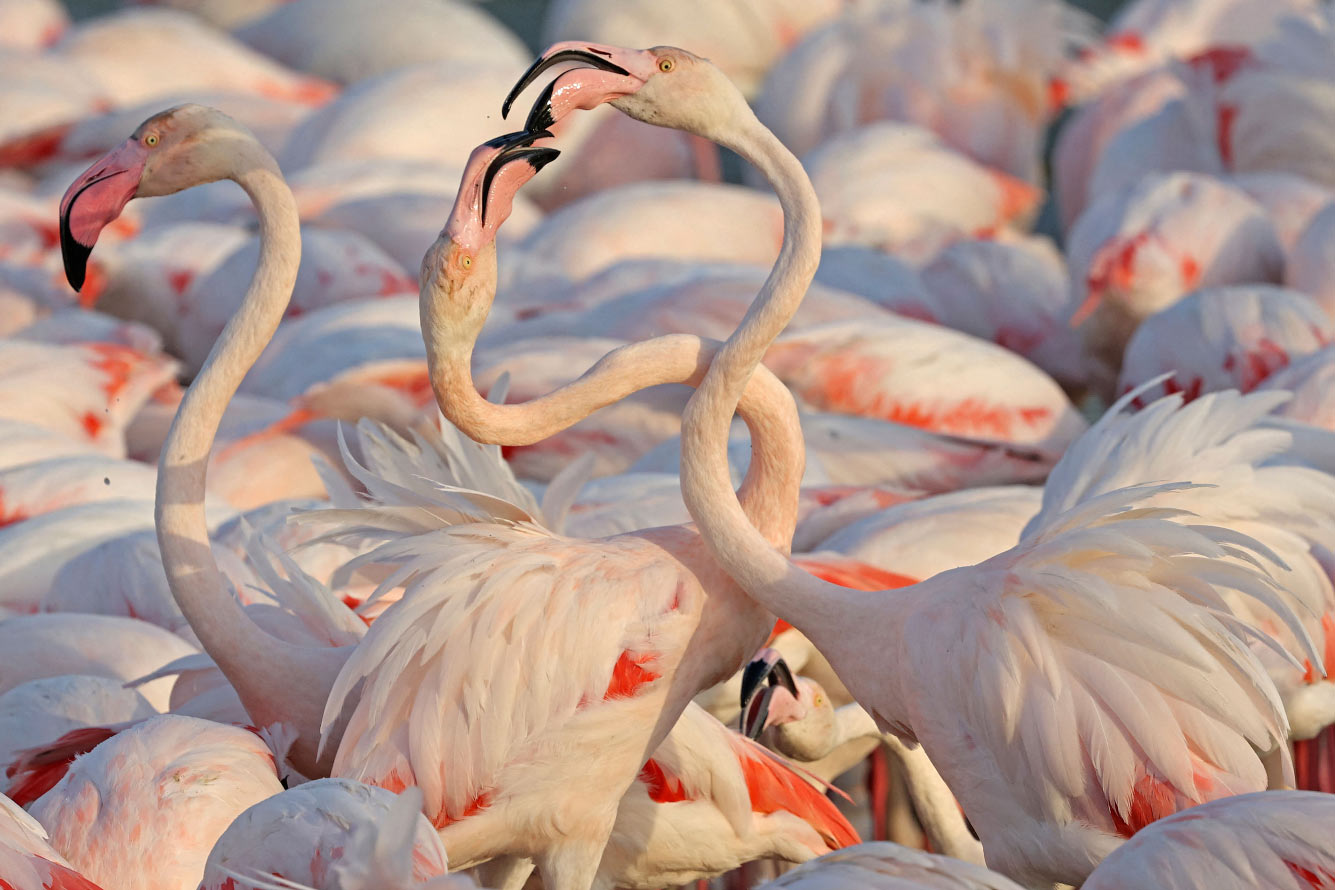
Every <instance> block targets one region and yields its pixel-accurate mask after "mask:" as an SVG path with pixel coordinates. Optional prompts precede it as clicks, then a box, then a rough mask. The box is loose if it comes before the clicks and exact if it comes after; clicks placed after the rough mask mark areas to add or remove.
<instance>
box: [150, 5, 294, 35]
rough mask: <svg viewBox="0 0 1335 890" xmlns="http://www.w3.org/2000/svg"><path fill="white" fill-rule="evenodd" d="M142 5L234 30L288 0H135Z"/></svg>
mask: <svg viewBox="0 0 1335 890" xmlns="http://www.w3.org/2000/svg"><path fill="white" fill-rule="evenodd" d="M135 2H136V3H140V4H145V5H148V4H152V5H157V6H165V7H167V8H169V9H180V10H184V11H186V12H190V13H193V14H194V15H197V16H199V17H200V18H201V19H203V20H204V21H206V22H208V23H209V24H211V25H214V26H216V27H219V28H234V27H237V26H238V25H241V24H244V23H245V22H247V21H250V20H252V19H255V18H258V17H259V16H261V15H264V14H265V13H266V12H268V11H269V10H271V9H273V8H274V7H276V6H279V5H281V4H282V3H284V2H287V0H135Z"/></svg>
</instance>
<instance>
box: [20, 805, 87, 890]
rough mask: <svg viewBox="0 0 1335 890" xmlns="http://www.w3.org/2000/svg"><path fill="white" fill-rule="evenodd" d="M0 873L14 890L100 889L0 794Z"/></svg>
mask: <svg viewBox="0 0 1335 890" xmlns="http://www.w3.org/2000/svg"><path fill="white" fill-rule="evenodd" d="M0 872H3V873H4V876H5V883H6V885H8V886H11V887H13V888H14V890H101V888H99V887H98V886H97V884H94V883H93V882H92V881H90V880H88V879H87V878H85V877H84V876H83V875H81V874H79V873H78V872H77V871H75V870H74V869H73V868H71V867H70V864H69V863H68V862H66V861H65V858H64V857H63V856H61V855H60V854H59V853H57V852H56V851H55V850H54V849H52V847H51V845H50V844H49V843H47V833H46V829H45V828H43V827H42V825H41V823H39V822H38V821H37V820H36V819H34V818H33V817H32V816H29V815H28V814H27V813H25V812H24V811H23V810H22V808H20V807H19V806H18V805H17V804H15V803H14V802H13V801H12V800H10V799H9V798H7V797H5V796H4V795H3V794H0Z"/></svg>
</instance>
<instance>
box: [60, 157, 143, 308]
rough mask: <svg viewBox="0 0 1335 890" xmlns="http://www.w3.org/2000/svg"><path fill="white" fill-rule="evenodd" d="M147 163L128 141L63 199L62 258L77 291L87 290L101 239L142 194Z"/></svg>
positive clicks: (67, 276)
mask: <svg viewBox="0 0 1335 890" xmlns="http://www.w3.org/2000/svg"><path fill="white" fill-rule="evenodd" d="M146 161H147V157H146V155H145V152H144V149H143V147H142V146H140V145H139V143H138V142H137V141H136V140H133V139H127V140H126V141H125V142H123V143H121V145H120V146H118V147H117V148H115V149H113V150H112V151H111V152H110V153H109V154H107V155H106V156H105V157H103V158H102V159H101V160H99V161H97V162H96V163H95V164H93V166H91V167H89V168H88V169H87V170H85V171H84V173H83V175H81V176H80V177H79V178H78V179H76V180H74V182H73V183H72V184H71V185H70V187H69V188H68V189H67V190H66V191H65V196H64V197H63V198H61V200H60V255H61V257H62V258H63V259H64V261H65V277H66V279H68V280H69V283H70V286H71V287H73V288H74V289H75V290H76V291H77V290H81V289H82V288H83V283H84V279H85V278H86V277H87V274H88V257H89V255H90V254H91V253H92V252H93V245H94V244H96V243H97V236H98V235H100V234H101V233H102V230H103V229H104V228H106V227H107V226H108V225H109V224H110V223H112V222H114V221H115V219H116V218H117V217H118V216H120V215H121V211H122V210H124V209H125V205H126V204H128V203H129V202H130V199H131V198H133V197H134V196H135V193H136V192H138V190H139V179H140V177H141V176H142V175H143V172H144V164H145V162H146Z"/></svg>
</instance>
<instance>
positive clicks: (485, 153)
mask: <svg viewBox="0 0 1335 890" xmlns="http://www.w3.org/2000/svg"><path fill="white" fill-rule="evenodd" d="M551 135H552V134H551V133H549V132H547V131H546V130H537V131H533V132H522V133H510V134H507V135H505V136H498V137H496V138H495V139H492V140H489V141H487V142H484V143H483V144H481V145H479V146H478V147H477V148H475V149H473V153H472V154H471V155H469V157H468V163H467V164H466V165H465V166H464V173H463V178H462V179H461V180H460V182H459V192H458V194H457V195H456V196H455V198H454V208H453V209H452V210H451V211H450V218H449V220H448V221H447V222H446V223H445V228H444V229H443V230H441V233H440V236H439V237H438V238H437V239H436V243H435V244H433V245H431V248H430V249H429V250H428V251H427V253H426V256H425V257H424V258H423V260H422V280H423V281H424V282H426V283H427V287H428V288H430V289H431V290H432V291H433V293H432V295H431V299H432V301H433V302H434V303H436V304H437V305H438V306H444V307H447V308H448V309H450V310H451V316H452V317H451V321H452V322H462V323H463V325H462V329H460V330H459V331H458V333H460V334H461V335H467V334H469V333H470V332H472V333H476V332H480V331H481V325H482V323H483V322H485V321H486V313H487V311H488V310H489V309H490V307H491V298H492V296H493V295H494V294H495V290H496V232H497V230H498V229H500V227H501V224H502V223H503V222H505V220H506V219H508V218H509V216H510V211H511V209H512V208H513V206H514V198H515V194H516V193H518V191H519V189H520V187H521V186H523V184H524V183H526V182H528V181H529V180H530V179H532V178H533V177H534V176H536V175H537V173H538V171H539V170H541V169H542V168H543V167H545V166H546V165H547V164H550V163H551V162H552V161H553V160H555V159H556V157H557V155H558V154H560V152H558V151H557V150H556V149H554V148H546V147H534V145H533V143H534V142H535V141H537V140H539V139H546V138H550V137H551ZM425 292H426V291H425V290H424V293H425ZM453 316H460V317H458V318H456V317H453ZM474 328H476V331H474Z"/></svg>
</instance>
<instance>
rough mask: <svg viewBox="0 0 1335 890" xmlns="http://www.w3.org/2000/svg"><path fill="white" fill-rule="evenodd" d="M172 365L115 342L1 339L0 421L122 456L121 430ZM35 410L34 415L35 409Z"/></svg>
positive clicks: (163, 358) (172, 372)
mask: <svg viewBox="0 0 1335 890" xmlns="http://www.w3.org/2000/svg"><path fill="white" fill-rule="evenodd" d="M175 372H176V363H175V362H174V361H172V360H171V359H169V358H167V357H166V356H163V355H161V354H158V355H153V354H145V353H142V352H140V351H138V350H136V349H132V348H130V347H128V346H120V345H117V344H114V343H84V344H78V345H71V346H61V345H54V344H45V343H36V342H24V341H22V340H15V339H8V340H0V417H6V418H12V419H15V420H22V421H24V422H25V423H31V424H36V425H38V426H42V427H45V428H47V429H50V430H52V431H55V432H60V433H63V434H64V435H66V436H68V437H69V438H72V439H80V440H84V441H86V442H88V443H89V444H91V445H93V446H94V447H95V448H96V449H97V450H98V451H100V452H101V453H103V454H106V455H108V456H110V457H124V456H125V435H124V429H125V425H126V424H127V423H129V421H130V419H131V418H132V417H133V416H134V414H135V412H137V411H138V409H139V408H140V407H141V406H143V405H144V403H146V402H147V401H148V399H149V397H150V396H151V395H152V393H153V391H154V390H156V389H157V388H158V387H159V386H161V385H162V384H164V383H167V382H168V381H170V380H172V379H173V377H174V376H175ZM35 404H36V405H40V409H39V410H34V405H35Z"/></svg>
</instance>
